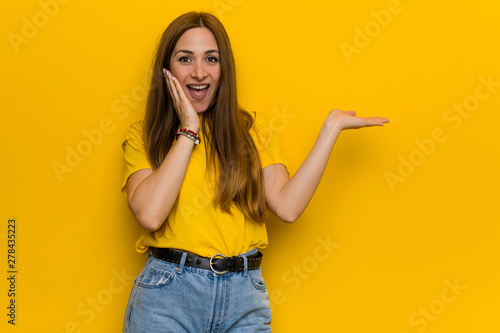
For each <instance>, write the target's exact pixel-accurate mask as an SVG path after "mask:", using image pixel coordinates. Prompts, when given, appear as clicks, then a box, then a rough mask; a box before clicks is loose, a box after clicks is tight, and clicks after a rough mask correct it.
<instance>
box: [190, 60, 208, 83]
mask: <svg viewBox="0 0 500 333" xmlns="http://www.w3.org/2000/svg"><path fill="white" fill-rule="evenodd" d="M206 76H207V71H206V70H205V67H204V66H203V63H200V62H197V63H195V65H194V68H193V72H192V73H191V77H193V78H196V79H198V80H200V81H201V80H203V79H204V78H205V77H206Z"/></svg>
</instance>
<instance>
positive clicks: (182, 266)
mask: <svg viewBox="0 0 500 333" xmlns="http://www.w3.org/2000/svg"><path fill="white" fill-rule="evenodd" d="M187 255H188V253H187V252H182V257H181V261H180V262H179V269H178V270H177V273H179V274H182V272H184V264H185V263H186V257H187Z"/></svg>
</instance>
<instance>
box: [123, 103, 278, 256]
mask: <svg viewBox="0 0 500 333" xmlns="http://www.w3.org/2000/svg"><path fill="white" fill-rule="evenodd" d="M251 135H252V138H253V140H254V142H255V145H256V147H257V150H258V151H259V154H260V159H261V164H262V168H265V167H266V166H269V165H271V164H277V163H280V164H283V165H285V167H286V166H287V163H286V159H285V157H284V156H283V154H282V153H281V149H280V145H279V141H278V137H277V135H276V133H275V132H274V130H273V128H272V126H271V122H270V119H269V118H268V117H267V116H266V115H264V114H261V113H257V114H256V116H255V121H254V126H253V128H252V130H251ZM201 139H202V141H203V139H204V138H203V136H201ZM123 149H124V154H125V162H126V168H125V177H124V179H123V184H122V192H123V193H125V185H126V183H127V179H128V177H129V176H130V175H131V174H132V173H134V172H135V171H138V170H141V169H152V167H151V165H150V164H149V162H148V158H147V156H146V152H145V150H144V142H143V138H142V122H137V123H135V124H133V125H132V126H130V128H129V129H128V132H127V135H126V139H125V142H124V143H123ZM206 162H207V161H206V154H205V145H204V144H203V142H202V143H201V144H199V145H196V146H195V147H194V149H193V152H192V155H191V160H190V162H189V165H188V168H187V171H186V176H185V178H184V182H183V183H182V186H181V188H180V191H179V196H178V197H177V200H176V202H175V204H174V206H173V208H172V210H171V211H170V214H169V216H168V219H167V222H165V223H166V225H165V226H164V227H162V228H160V229H159V230H157V231H156V232H151V231H148V230H147V229H143V230H142V232H141V236H140V237H139V240H138V241H137V242H136V244H135V248H136V250H137V251H138V252H140V253H143V252H146V251H147V250H148V248H149V247H150V246H152V247H169V248H174V249H180V250H183V251H187V252H192V253H196V254H198V255H201V256H205V257H211V256H213V255H214V254H217V253H222V254H224V255H226V256H235V255H238V254H241V253H245V252H247V251H249V250H251V249H253V248H255V247H256V248H265V247H266V246H267V244H268V239H267V231H266V226H265V224H263V223H256V222H255V221H252V220H248V219H247V218H246V217H245V216H244V215H243V213H241V211H239V210H238V209H237V208H233V209H232V210H231V212H232V215H229V214H227V213H224V212H222V211H221V210H220V209H218V208H214V205H213V200H214V188H215V187H214V184H215V182H214V177H209V176H208V173H207V172H206V167H207V165H206ZM209 178H212V179H209ZM125 194H126V193H125Z"/></svg>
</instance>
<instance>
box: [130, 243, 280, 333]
mask: <svg viewBox="0 0 500 333" xmlns="http://www.w3.org/2000/svg"><path fill="white" fill-rule="evenodd" d="M256 252H257V249H253V250H251V251H249V252H247V253H243V254H241V255H240V256H242V257H244V258H246V257H245V256H247V255H248V256H249V255H252V254H255V253H256ZM186 255H187V253H185V254H184V255H183V256H182V259H181V262H180V264H178V265H177V264H173V263H169V262H166V261H163V260H160V259H157V258H154V257H151V256H150V257H149V258H148V261H147V262H146V264H145V265H144V268H143V270H142V271H141V273H140V275H139V276H138V277H137V278H136V279H135V282H134V285H133V287H132V291H131V293H130V297H129V300H128V304H127V308H126V311H125V318H124V322H123V332H126V333H142V332H144V333H159V332H161V333H163V332H172V333H182V332H189V333H197V332H200V333H222V332H227V333H229V332H230V333H242V332H245V333H255V332H271V327H270V324H271V309H270V304H269V296H268V293H267V289H266V284H265V282H264V279H263V278H262V271H261V269H260V268H259V269H256V270H247V269H246V265H245V270H244V271H241V272H228V273H226V274H223V275H217V274H215V273H214V272H212V271H211V270H207V269H200V268H192V267H188V266H184V262H185V259H186ZM245 263H246V260H245Z"/></svg>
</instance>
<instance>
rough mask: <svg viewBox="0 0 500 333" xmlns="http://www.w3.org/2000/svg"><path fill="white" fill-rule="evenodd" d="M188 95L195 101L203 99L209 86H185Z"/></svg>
mask: <svg viewBox="0 0 500 333" xmlns="http://www.w3.org/2000/svg"><path fill="white" fill-rule="evenodd" d="M187 87H188V90H189V94H190V95H191V96H192V97H193V98H194V99H196V100H201V99H203V98H205V96H206V95H207V93H208V88H210V85H209V84H189V85H187Z"/></svg>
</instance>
